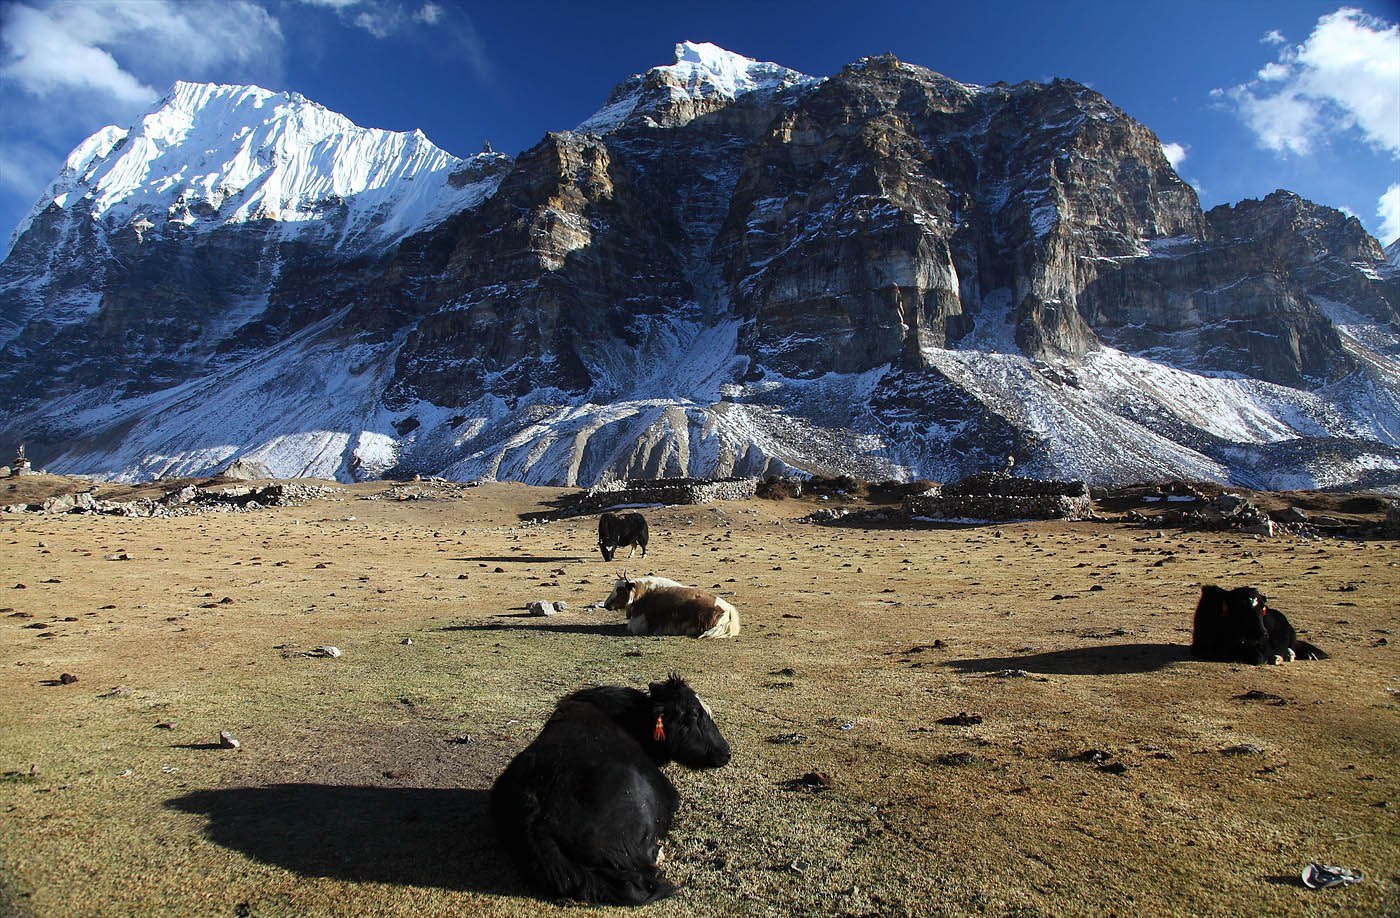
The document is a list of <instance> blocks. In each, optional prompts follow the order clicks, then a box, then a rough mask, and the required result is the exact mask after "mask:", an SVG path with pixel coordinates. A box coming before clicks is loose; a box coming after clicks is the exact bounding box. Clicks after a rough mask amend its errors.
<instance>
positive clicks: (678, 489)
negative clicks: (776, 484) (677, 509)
mask: <svg viewBox="0 0 1400 918" xmlns="http://www.w3.org/2000/svg"><path fill="white" fill-rule="evenodd" d="M757 489H758V479H757V478H656V479H640V478H630V479H627V480H625V481H621V480H619V481H610V482H605V483H603V484H599V485H595V486H593V487H591V488H589V489H588V490H587V491H585V492H584V494H583V497H582V498H580V500H579V509H580V510H582V511H583V512H585V513H591V512H593V511H597V510H606V509H607V508H608V507H616V506H618V505H619V504H709V503H713V502H714V501H717V500H748V499H749V498H751V497H753V496H754V493H755V491H757Z"/></svg>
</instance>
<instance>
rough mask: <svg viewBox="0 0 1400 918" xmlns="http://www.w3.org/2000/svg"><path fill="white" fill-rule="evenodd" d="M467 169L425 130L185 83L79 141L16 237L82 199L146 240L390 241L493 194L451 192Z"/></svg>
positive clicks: (113, 224)
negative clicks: (272, 228)
mask: <svg viewBox="0 0 1400 918" xmlns="http://www.w3.org/2000/svg"><path fill="white" fill-rule="evenodd" d="M463 165H464V162H463V160H461V159H459V158H457V157H455V156H452V155H451V154H449V153H446V152H445V151H443V150H440V149H439V148H437V147H436V146H434V145H433V144H432V142H431V141H429V140H428V138H427V137H426V136H424V135H423V133H422V132H420V131H411V132H407V133H400V132H394V131H385V130H379V129H374V128H362V127H359V126H358V125H356V124H354V123H353V122H351V121H350V120H349V119H348V118H346V117H345V116H343V115H339V114H336V113H335V112H332V111H330V110H328V109H326V108H325V107H323V106H321V105H318V104H316V103H314V102H311V101H309V100H307V99H306V98H305V97H303V96H301V95H299V94H297V93H286V92H280V93H279V92H272V91H269V90H266V89H262V88H260V87H257V86H228V85H217V84H210V83H187V82H178V83H176V84H175V85H174V87H173V88H172V89H171V90H170V92H169V93H168V94H167V95H166V96H165V98H164V99H162V100H161V102H160V104H159V105H158V106H157V107H156V108H155V109H154V110H153V111H152V112H150V113H149V114H147V115H145V116H144V117H142V118H141V119H140V120H139V121H137V122H136V124H134V125H132V127H131V128H130V129H122V128H119V127H117V126H115V125H110V126H108V127H105V128H102V129H101V130H99V131H97V132H96V133H94V134H93V135H92V136H91V137H90V138H88V139H87V140H85V141H84V142H83V143H82V144H80V145H79V146H78V148H77V149H76V150H74V152H73V154H72V155H70V156H69V158H68V160H67V162H66V163H65V165H64V168H63V170H62V172H61V173H60V174H59V176H58V178H57V179H56V180H55V181H54V183H53V184H52V185H51V186H50V187H49V189H48V190H47V191H46V192H45V194H44V195H43V196H42V197H41V199H40V201H39V203H38V204H36V205H35V207H34V209H33V211H32V212H31V213H30V215H29V216H28V217H27V218H26V219H25V220H24V221H23V222H22V223H21V224H20V225H19V227H18V228H17V229H16V230H15V233H14V237H13V238H14V239H18V238H19V236H21V235H22V234H23V233H24V231H25V230H27V229H28V228H29V226H30V224H31V223H32V222H33V219H34V217H35V216H37V215H38V214H39V213H40V212H42V211H43V210H44V209H46V208H47V207H54V206H56V207H59V208H62V209H66V210H71V209H72V208H74V207H75V206H77V205H78V204H79V203H81V204H82V205H83V207H84V208H85V211H86V214H87V215H88V217H89V218H90V219H93V220H98V221H101V222H103V223H104V224H105V225H106V226H108V227H110V228H119V227H123V226H128V227H131V228H132V229H133V230H134V231H136V232H137V233H138V235H140V236H142V237H144V236H145V235H146V234H147V233H156V234H160V233H162V232H165V231H167V230H179V229H185V230H194V231H207V230H209V229H212V228H215V227H219V226H225V225H228V224H235V223H245V222H249V221H254V220H272V221H276V222H278V223H281V224H284V225H285V230H284V232H286V233H287V234H289V235H295V234H296V233H298V232H302V231H305V230H307V229H309V228H313V227H320V226H323V225H326V224H328V223H336V224H338V225H339V229H340V230H341V238H340V240H339V244H340V245H351V246H352V247H354V246H355V245H358V246H359V247H365V246H370V245H387V244H392V243H393V242H395V241H397V240H398V239H400V238H402V237H403V236H404V235H406V234H408V233H410V232H415V231H418V230H421V229H424V228H426V227H428V226H431V225H433V224H434V223H436V222H440V221H441V220H442V219H444V218H445V217H447V216H448V215H449V214H451V213H453V212H455V211H456V210H460V209H461V208H462V207H465V206H470V204H471V203H473V202H475V201H478V200H480V199H481V198H482V197H483V196H484V195H485V194H486V193H489V185H488V186H485V187H483V186H482V185H480V184H479V183H478V184H465V185H462V186H461V187H453V186H452V185H450V184H449V182H448V178H449V176H451V175H452V174H453V173H454V172H456V171H458V170H460V169H461V168H462V167H463ZM12 244H13V240H12Z"/></svg>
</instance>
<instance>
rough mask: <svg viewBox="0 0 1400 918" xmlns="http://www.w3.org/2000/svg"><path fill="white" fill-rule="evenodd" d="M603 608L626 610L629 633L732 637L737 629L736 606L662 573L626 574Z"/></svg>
mask: <svg viewBox="0 0 1400 918" xmlns="http://www.w3.org/2000/svg"><path fill="white" fill-rule="evenodd" d="M603 608H604V609H607V610H609V611H612V612H618V611H622V612H626V613H627V630H628V631H630V632H631V633H633V634H656V635H683V636H686V637H699V638H718V637H734V636H735V635H737V634H738V633H739V627H740V624H739V610H738V609H736V608H734V607H733V606H732V605H730V604H729V603H728V602H725V601H724V600H723V599H720V598H719V597H718V596H716V595H714V594H713V593H707V592H705V591H704V590H700V589H696V588H695V587H689V586H685V585H684V584H681V583H677V582H676V581H674V580H668V579H667V578H665V577H637V578H629V577H627V576H626V575H625V574H624V575H623V576H622V577H620V578H618V581H617V583H615V584H614V585H613V591H612V593H611V595H609V596H608V598H607V599H606V600H605V601H604V602H603Z"/></svg>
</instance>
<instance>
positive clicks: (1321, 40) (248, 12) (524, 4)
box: [0, 0, 1400, 243]
mask: <svg viewBox="0 0 1400 918" xmlns="http://www.w3.org/2000/svg"><path fill="white" fill-rule="evenodd" d="M1397 22H1400V2H1396V0H1373V2H1367V3H1364V4H1355V5H1347V6H1343V5H1341V4H1339V3H1337V2H1332V3H1311V2H1290V0H1272V2H1251V0H1213V2H1198V0H1178V2H1175V3H1171V4H1125V3H1117V2H1102V3H1089V2H1079V3H1076V2H1067V3H1060V4H1047V3H1044V2H1043V0H1035V2H997V0H982V2H970V3H969V2H964V3H958V4H944V3H895V2H886V0H846V2H839V3H838V2H827V0H805V2H798V3H787V2H783V3H778V2H767V3H765V2H749V3H730V2H723V0H712V2H709V3H704V4H664V3H657V2H649V3H633V2H616V3H612V2H610V3H567V2H557V3H555V2H549V3H535V2H528V0H519V2H513V3H511V2H504V3H503V2H500V0H492V2H480V3H478V2H458V0H404V2H392V0H0V238H3V237H7V236H8V234H9V231H10V229H11V228H13V227H14V226H15V225H16V224H17V223H18V222H19V220H20V219H21V218H22V217H23V216H24V214H25V213H26V212H27V211H28V209H29V207H30V205H32V203H33V202H34V200H35V199H36V197H37V196H38V195H39V193H40V192H41V191H42V189H43V187H44V186H45V185H46V184H47V182H48V181H49V180H51V179H52V178H53V176H54V175H55V174H56V173H57V170H58V167H59V165H60V164H61V163H62V161H63V159H64V157H65V156H66V155H67V153H68V151H69V150H71V149H72V148H73V147H74V146H76V145H77V143H78V142H79V141H81V140H82V139H83V138H84V137H86V136H88V135H89V134H91V133H92V132H93V131H95V130H97V129H98V128H100V127H102V126H103V125H106V124H119V125H122V126H127V125H129V124H130V123H131V122H132V121H133V120H135V119H136V117H138V116H139V115H140V114H141V113H142V112H144V111H145V110H146V109H147V108H148V107H150V106H151V105H152V104H154V103H155V102H156V101H157V100H158V98H159V97H160V96H161V95H162V94H163V93H164V92H165V90H166V89H167V88H168V87H169V85H170V84H171V83H172V82H173V81H174V80H177V79H189V80H208V81H214V82H224V83H256V84H258V85H261V86H265V87H267V88H270V89H279V90H283V89H285V90H293V91H296V92H300V93H302V94H303V95H305V96H307V97H308V98H311V99H313V100H315V101H317V102H320V103H321V104H323V105H325V106H327V107H328V108H330V109H332V110H334V111H338V112H341V113H343V114H345V115H347V116H348V117H350V118H351V119H352V120H354V121H355V122H357V123H359V124H361V125H364V126H366V127H380V128H389V129H393V130H410V129H413V128H419V129H421V130H422V131H423V132H424V133H426V134H427V135H428V137H429V138H431V139H432V140H433V142H434V143H436V144H437V145H438V146H440V147H443V148H444V149H446V150H448V151H450V152H452V153H456V154H458V155H467V154H470V153H474V152H476V151H477V150H479V149H480V148H481V144H482V141H483V140H485V139H489V140H490V141H491V143H492V144H493V146H495V148H496V149H497V150H501V151H504V152H509V153H515V152H519V151H520V150H523V149H525V148H527V147H529V146H531V145H533V144H534V143H536V142H537V141H538V140H539V139H540V138H541V137H542V136H543V135H544V133H545V132H546V131H549V130H560V129H566V128H570V127H573V126H574V125H576V124H578V123H579V122H580V121H582V120H583V119H584V118H586V117H587V116H588V115H589V114H591V113H592V112H593V111H594V110H595V109H597V108H598V107H600V106H601V105H602V104H603V101H604V100H605V99H606V97H607V94H608V91H609V90H610V89H611V88H612V86H613V85H615V84H616V83H618V82H620V81H621V80H622V79H624V78H625V77H626V76H628V75H629V74H631V73H637V72H641V71H643V70H646V69H647V68H649V67H652V66H656V65H659V64H668V63H670V62H671V56H672V48H673V46H674V44H675V43H676V42H678V41H682V40H693V41H710V42H714V43H716V44H718V45H721V46H723V47H725V48H728V49H729V50H731V51H736V52H739V53H741V54H745V55H747V56H749V57H753V58H757V59H759V60H769V61H775V62H777V63H780V64H783V65H784V66H787V67H791V68H794V69H796V70H800V71H803V72H805V73H808V74H812V75H816V76H822V75H828V74H831V73H834V72H836V71H838V70H839V69H840V68H841V67H842V66H843V65H844V64H846V63H849V62H851V61H853V60H855V59H857V58H859V57H862V56H864V55H868V54H879V53H882V52H886V51H893V52H894V53H895V54H897V55H898V56H899V57H900V58H901V59H903V60H906V61H909V62H911V63H915V64H920V65H923V66H926V67H929V68H931V69H933V70H937V71H939V72H941V73H945V74H947V75H948V76H951V77H954V78H956V79H959V80H962V81H964V82H972V83H984V84H985V83H992V82H995V81H997V80H1004V81H1007V82H1017V81H1020V80H1046V79H1050V78H1052V77H1057V76H1061V77H1069V78H1072V79H1076V80H1079V81H1081V82H1083V83H1087V84H1089V85H1090V86H1092V87H1094V88H1095V89H1097V90H1099V91H1100V92H1102V93H1103V94H1104V95H1105V96H1107V97H1108V98H1109V100H1110V101H1112V102H1114V103H1115V104H1117V105H1118V106H1120V107H1121V108H1123V109H1124V110H1125V111H1127V113H1128V114H1129V115H1131V116H1133V117H1134V118H1136V119H1138V120H1139V121H1142V122H1143V123H1145V124H1146V125H1147V126H1148V127H1150V128H1152V129H1153V130H1154V131H1155V132H1156V133H1157V135H1158V136H1159V137H1160V138H1161V139H1162V141H1163V142H1164V144H1167V145H1168V148H1169V150H1170V154H1171V156H1172V157H1173V158H1175V159H1176V161H1177V162H1178V171H1179V172H1180V173H1181V175H1182V176H1183V177H1184V178H1185V179H1186V180H1187V181H1189V182H1191V183H1192V184H1193V185H1195V186H1196V187H1197V190H1198V191H1199V192H1200V195H1201V200H1202V204H1203V205H1204V206H1205V207H1207V208H1209V207H1212V206H1214V205H1217V204H1222V203H1233V202H1235V201H1239V200H1241V199H1243V198H1246V197H1261V196H1263V195H1265V194H1267V193H1269V192H1270V191H1272V190H1274V189H1275V188H1288V189H1290V190H1292V191H1296V192H1298V193H1299V194H1302V195H1303V196H1305V197H1308V198H1311V199H1312V200H1315V201H1318V202H1320V203H1323V204H1329V205H1331V206H1334V207H1339V208H1341V209H1344V210H1347V211H1349V212H1351V213H1353V214H1354V215H1356V216H1357V217H1358V218H1359V219H1360V220H1361V221H1362V222H1363V223H1364V224H1365V225H1366V227H1367V229H1369V230H1370V231H1371V232H1372V234H1374V235H1376V236H1377V237H1378V238H1380V239H1381V241H1382V242H1383V243H1384V242H1388V241H1390V240H1391V239H1394V238H1396V237H1397V236H1400V26H1397V25H1396V23H1397Z"/></svg>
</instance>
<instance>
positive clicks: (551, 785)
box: [491, 674, 729, 905]
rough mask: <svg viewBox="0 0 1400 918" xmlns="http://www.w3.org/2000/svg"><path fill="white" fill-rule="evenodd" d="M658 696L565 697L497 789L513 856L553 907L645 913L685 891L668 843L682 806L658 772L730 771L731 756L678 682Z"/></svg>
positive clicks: (614, 690)
mask: <svg viewBox="0 0 1400 918" xmlns="http://www.w3.org/2000/svg"><path fill="white" fill-rule="evenodd" d="M650 689H651V691H650V694H648V693H646V692H639V691H637V690H636V689H631V688H624V687H622V686H600V687H598V688H589V689H584V690H582V691H579V692H574V693H573V694H572V695H568V696H566V697H565V698H564V699H563V700H561V701H560V702H559V706H558V707H556V708H555V709H554V714H553V715H552V716H551V717H550V718H549V720H548V722H546V723H545V725H544V729H543V730H542V731H540V735H539V736H538V737H536V739H535V741H534V742H533V743H531V744H530V745H529V746H527V747H525V749H524V751H522V752H521V753H520V754H519V755H517V756H516V757H515V759H514V760H513V761H512V762H511V763H510V765H508V766H507V767H506V770H505V771H504V772H503V773H502V774H501V776H500V777H499V778H497V779H496V783H495V785H494V786H493V787H492V788H491V817H492V819H493V820H494V821H495V823H496V828H497V830H498V831H499V832H500V834H501V836H502V838H503V839H504V840H505V843H506V847H507V849H508V850H509V851H510V853H511V856H512V857H514V859H515V861H516V863H517V864H518V865H519V867H520V870H521V872H522V873H523V874H525V876H526V877H528V878H530V879H531V880H532V881H534V882H535V883H536V884H537V885H538V886H539V887H541V888H542V889H543V890H545V891H546V892H548V893H550V894H551V895H554V896H561V897H568V898H574V899H583V900H586V901H589V902H600V903H611V904H619V905H641V904H643V903H646V902H650V901H652V900H653V899H660V898H662V897H664V896H668V895H670V894H671V893H673V892H674V891H675V887H674V886H672V885H671V883H670V882H668V881H667V880H666V878H665V877H663V876H662V875H661V869H660V868H661V863H662V860H663V855H662V851H661V843H662V840H663V839H664V838H665V837H666V833H667V832H668V831H670V829H671V818H672V817H673V816H674V815H675V812H676V806H677V804H678V803H679V802H680V795H679V794H677V793H676V788H675V786H674V785H673V784H671V781H670V779H668V778H667V777H666V776H665V775H664V774H662V772H661V768H660V766H662V765H664V764H666V763H667V762H673V761H674V762H679V763H681V764H682V765H685V766H687V767H689V768H715V767H718V766H721V765H725V764H727V763H728V762H729V744H728V743H727V742H725V739H724V737H723V736H722V735H720V732H719V728H718V727H716V726H715V722H714V720H712V719H711V717H710V711H709V708H707V707H706V706H705V703H704V702H703V701H701V700H700V696H698V695H696V694H695V692H694V690H692V689H691V687H690V686H689V685H686V683H685V680H683V679H681V677H680V676H677V675H675V674H672V675H671V677H670V678H669V679H668V680H667V681H665V682H653V683H652V684H651V686H650Z"/></svg>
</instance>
